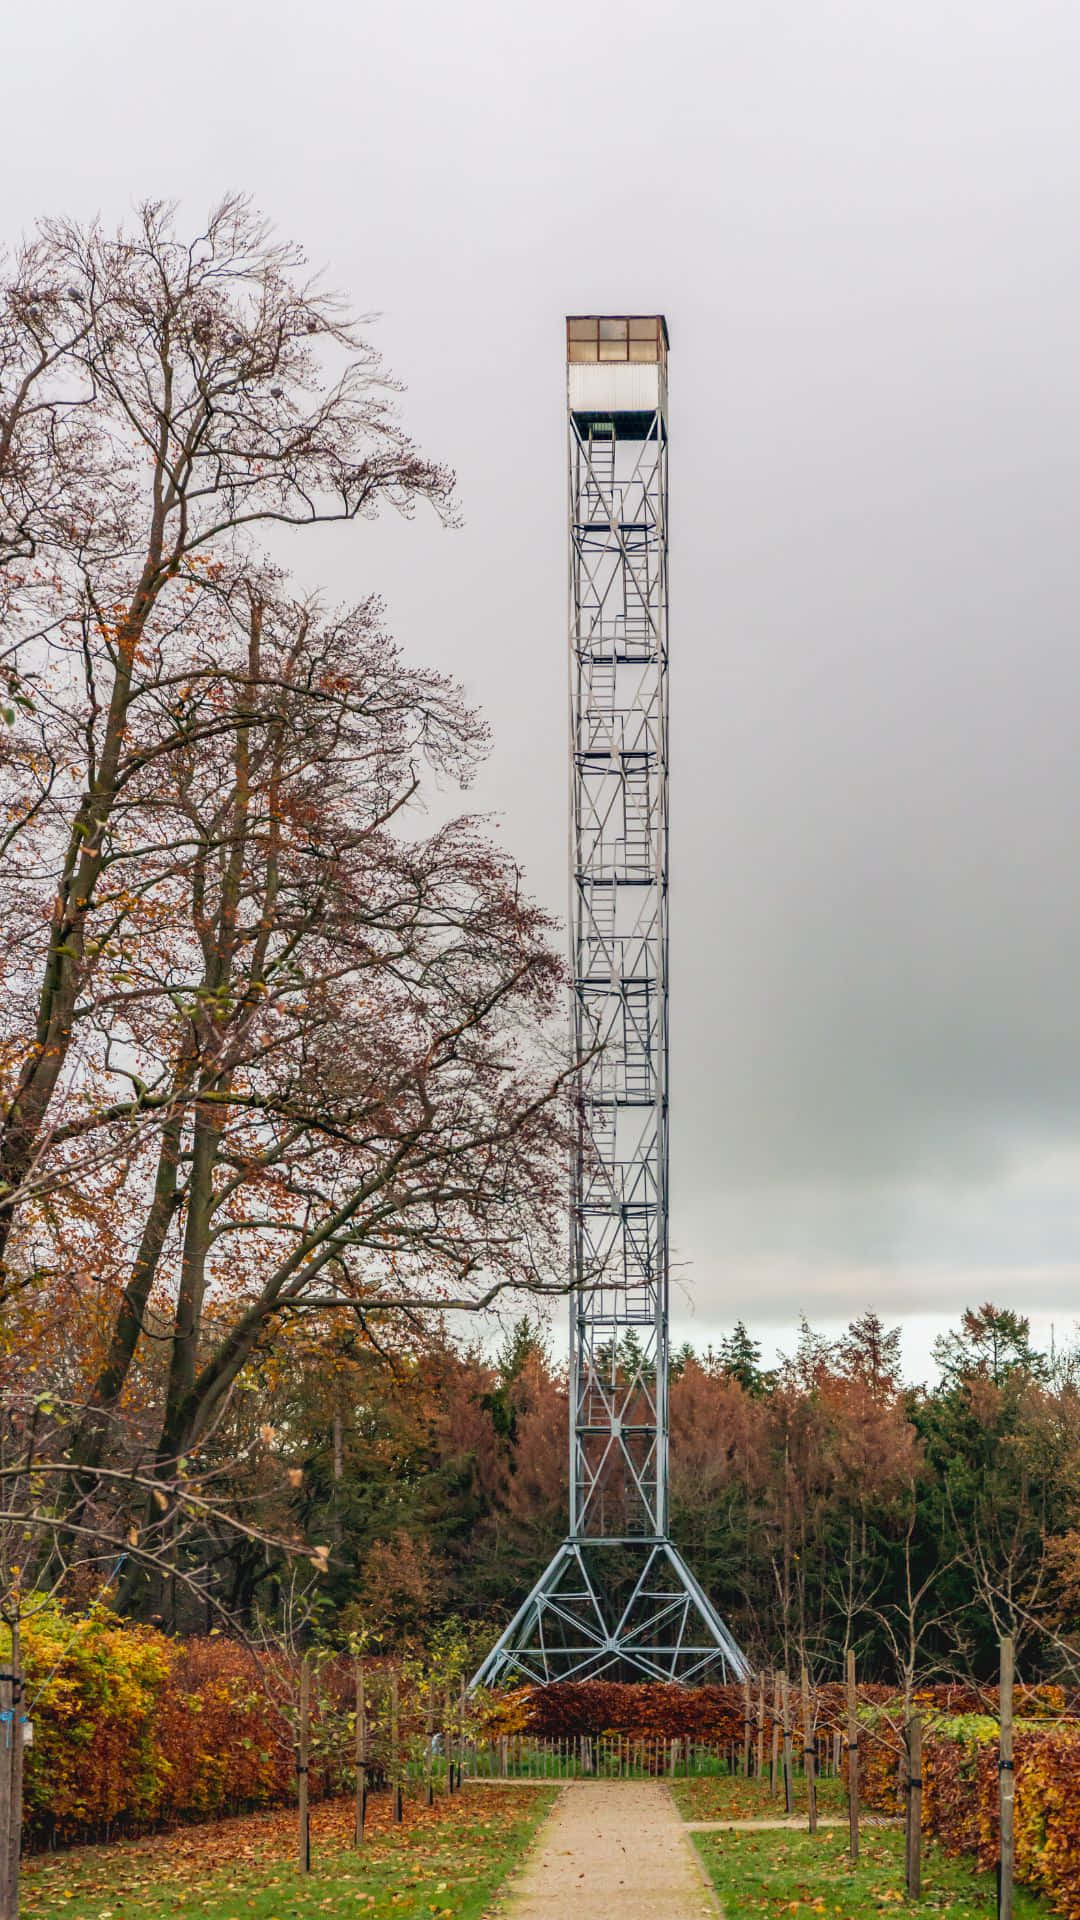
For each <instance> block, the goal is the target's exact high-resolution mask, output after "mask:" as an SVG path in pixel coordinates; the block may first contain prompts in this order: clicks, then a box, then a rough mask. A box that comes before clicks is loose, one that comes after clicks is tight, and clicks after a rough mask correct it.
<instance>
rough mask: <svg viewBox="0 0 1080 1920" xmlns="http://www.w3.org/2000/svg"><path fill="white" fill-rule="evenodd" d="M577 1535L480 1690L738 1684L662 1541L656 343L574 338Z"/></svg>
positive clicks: (487, 1664)
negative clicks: (591, 1683) (601, 1682)
mask: <svg viewBox="0 0 1080 1920" xmlns="http://www.w3.org/2000/svg"><path fill="white" fill-rule="evenodd" d="M566 360H567V429H568V451H569V492H568V508H569V519H568V528H567V532H568V541H569V559H570V583H569V639H570V805H571V819H570V938H571V968H572V975H573V1003H572V1016H573V1038H574V1046H575V1058H577V1059H580V1060H583V1061H584V1062H585V1064H584V1066H583V1067H582V1069H581V1073H580V1076H579V1082H578V1096H579V1138H578V1150H577V1154H576V1157H575V1162H574V1166H573V1169H572V1174H571V1193H570V1208H571V1233H570V1262H571V1278H572V1280H573V1283H574V1285H573V1291H572V1293H571V1296H570V1527H569V1532H568V1535H567V1538H566V1540H565V1541H564V1542H563V1544H562V1546H561V1547H560V1548H559V1550H558V1552H557V1553H556V1555H555V1557H554V1559H553V1560H552V1562H551V1564H550V1566H549V1567H548V1568H547V1570H546V1572H545V1573H544V1574H543V1575H542V1577H541V1578H540V1580H538V1582H537V1584H536V1586H535V1587H534V1588H533V1590H532V1592H531V1593H530V1594H529V1596H528V1598H527V1599H526V1600H525V1601H524V1602H523V1604H522V1606H521V1607H520V1608H519V1609H518V1612H517V1613H516V1614H515V1616H514V1618H513V1620H512V1621H511V1622H510V1625H509V1626H508V1627H507V1629H506V1631H505V1632H504V1634H503V1635H502V1637H501V1639H500V1640H499V1642H498V1644H497V1645H496V1646H495V1647H494V1648H493V1649H492V1651H491V1653H490V1654H489V1655H488V1657H487V1659H486V1660H485V1661H484V1663H483V1665H482V1666H481V1668H480V1670H479V1672H478V1673H477V1675H476V1677H475V1681H474V1684H475V1685H480V1686H491V1685H496V1684H498V1683H499V1682H500V1681H507V1680H515V1679H516V1680H519V1681H529V1682H534V1683H544V1682H547V1681H552V1680H587V1679H597V1678H599V1677H601V1676H602V1677H603V1678H605V1679H608V1680H635V1681H642V1680H668V1681H679V1682H682V1683H683V1684H689V1683H693V1682H702V1681H710V1680H712V1681H716V1680H724V1679H729V1678H730V1679H742V1678H743V1677H744V1675H745V1674H746V1673H747V1672H748V1667H747V1664H746V1661H745V1659H744V1657H743V1655H742V1654H741V1652H740V1651H739V1648H738V1647H737V1646H736V1644H735V1642H734V1640H733V1639H732V1637H731V1635H730V1633H729V1632H728V1630H727V1628H726V1627H725V1626H724V1623H723V1621H722V1620H721V1619H720V1618H719V1617H718V1615H717V1614H716V1612H715V1611H714V1609H713V1607H712V1605H711V1603H710V1601H709V1599H708V1597H707V1595H706V1594H705V1593H704V1591H703V1589H702V1588H701V1587H700V1586H699V1584H698V1582H697V1581H696V1580H695V1578H694V1576H693V1574H692V1573H691V1571H690V1569H689V1568H688V1567H687V1565H686V1564H685V1562H684V1560H683V1559H682V1557H681V1555H680V1554H679V1553H678V1552H677V1550H676V1549H675V1547H674V1546H673V1545H672V1543H671V1540H670V1539H669V1537H668V1112H669V1102H668V444H669V443H668V416H667V373H668V330H667V323H666V321H665V319H664V317H663V315H662V314H648V315H637V314H631V315H610V316H607V315H605V316H598V315H593V314H588V315H573V316H571V317H570V318H569V319H568V320H567V323H566Z"/></svg>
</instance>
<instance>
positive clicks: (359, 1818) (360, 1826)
mask: <svg viewBox="0 0 1080 1920" xmlns="http://www.w3.org/2000/svg"><path fill="white" fill-rule="evenodd" d="M366 1822H367V1701H366V1700H365V1698H364V1663H363V1661H362V1660H361V1659H360V1657H359V1655H358V1656H357V1659H356V1818H355V1822H354V1827H353V1838H354V1840H355V1844H356V1845H357V1846H358V1847H360V1846H363V1843H364V1827H365V1824H366Z"/></svg>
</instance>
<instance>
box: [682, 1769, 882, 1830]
mask: <svg viewBox="0 0 1080 1920" xmlns="http://www.w3.org/2000/svg"><path fill="white" fill-rule="evenodd" d="M670 1784H671V1790H672V1792H673V1793H674V1795H675V1800H676V1804H677V1806H678V1809H679V1812H680V1813H681V1814H682V1817H683V1819H684V1820H783V1819H784V1818H785V1813H784V1788H783V1783H782V1782H781V1786H780V1791H779V1793H778V1794H777V1796H776V1798H775V1800H774V1799H773V1798H772V1795H771V1794H770V1792H769V1777H768V1774H766V1775H765V1776H764V1778H763V1779H761V1780H755V1779H750V1780H744V1779H743V1778H742V1777H741V1776H740V1775H738V1774H727V1773H722V1774H706V1775H704V1776H703V1777H702V1778H701V1779H693V1778H692V1779H690V1780H672V1781H671V1783H670ZM792 1788H793V1800H794V1811H795V1813H797V1814H803V1815H805V1813H806V1782H805V1780H804V1779H803V1777H802V1775H801V1774H799V1773H797V1774H796V1775H795V1777H794V1779H793V1781H792ZM818 1813H819V1814H821V1815H823V1816H825V1815H827V1816H828V1817H829V1818H830V1819H833V1818H838V1817H840V1816H843V1817H844V1818H846V1817H847V1783H846V1781H844V1780H841V1779H834V1778H833V1777H832V1776H830V1777H829V1778H827V1779H824V1780H819V1781H818Z"/></svg>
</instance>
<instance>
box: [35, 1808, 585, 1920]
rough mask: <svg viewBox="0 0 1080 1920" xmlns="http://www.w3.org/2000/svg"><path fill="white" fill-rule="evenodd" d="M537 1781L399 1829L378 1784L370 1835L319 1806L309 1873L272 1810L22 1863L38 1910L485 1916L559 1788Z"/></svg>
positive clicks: (249, 1919) (71, 1916)
mask: <svg viewBox="0 0 1080 1920" xmlns="http://www.w3.org/2000/svg"><path fill="white" fill-rule="evenodd" d="M555 1791H556V1790H555V1789H554V1788H552V1789H551V1791H550V1792H548V1791H545V1789H544V1788H542V1787H524V1788H522V1789H521V1790H520V1791H515V1790H514V1789H513V1788H512V1787H506V1788H500V1789H499V1790H498V1791H497V1792H495V1791H488V1790H485V1789H484V1788H473V1789H471V1790H470V1789H469V1788H466V1790H465V1791H464V1793H462V1794H460V1795H457V1796H455V1798H454V1799H453V1800H450V1801H445V1800H444V1801H441V1802H438V1803H437V1804H436V1806H435V1808H434V1810H433V1811H432V1812H431V1813H429V1812H428V1811H427V1810H426V1809H424V1808H419V1807H410V1808H408V1809H407V1816H408V1817H407V1822H406V1824H405V1825H404V1826H402V1827H393V1826H391V1825H390V1824H389V1821H388V1819H387V1817H386V1816H387V1808H386V1806H385V1804H384V1802H385V1796H380V1797H379V1799H377V1800H375V1801H374V1802H373V1804H372V1819H371V1824H370V1837H369V1838H368V1839H367V1840H365V1843H364V1846H363V1848H362V1849H360V1850H356V1849H354V1848H353V1847H352V1846H351V1845H350V1844H349V1839H350V1821H351V1808H350V1807H349V1806H348V1805H347V1804H346V1803H343V1802H338V1803H335V1804H334V1805H331V1806H329V1807H318V1808H316V1809H315V1810H314V1813H313V1822H312V1824H313V1836H312V1868H313V1870H312V1872H311V1873H310V1874H305V1875H302V1874H299V1873H298V1872H297V1871H296V1868H295V1866H294V1865H293V1864H292V1858H291V1850H292V1835H293V1822H294V1816H292V1815H290V1814H284V1815H283V1814H269V1815H260V1816H257V1817H252V1818H250V1819H246V1820H228V1821H221V1822H218V1823H216V1824H215V1825H213V1826H206V1827H187V1828H184V1829H181V1830H180V1831H179V1832H174V1833H170V1834H162V1835H158V1836H156V1837H153V1838H149V1839H145V1840H139V1841H132V1842H127V1843H125V1844H120V1845H117V1846H111V1847H77V1848H73V1849H72V1850H71V1852H70V1853H66V1854H50V1855H45V1856H40V1857H38V1858H36V1859H35V1858H31V1859H30V1860H28V1861H27V1862H26V1871H25V1877H24V1881H23V1890H24V1899H23V1912H24V1913H25V1914H27V1915H31V1916H33V1920H59V1916H60V1915H63V1916H64V1920H180V1917H181V1916H186V1915H192V1916H198V1920H344V1916H346V1915H347V1916H348V1920H431V1916H432V1915H433V1914H434V1915H439V1916H450V1915H453V1920H480V1915H481V1914H483V1913H485V1912H486V1911H487V1909H488V1906H489V1904H490V1902H491V1900H492V1898H493V1896H494V1895H495V1894H496V1893H497V1891H498V1889H499V1887H500V1886H501V1885H502V1883H503V1881H504V1880H505V1879H506V1877H507V1875H508V1874H509V1873H510V1872H511V1871H512V1869H513V1868H514V1866H515V1865H516V1864H517V1862H518V1860H519V1859H520V1857H521V1855H522V1854H523V1853H524V1851H525V1848H526V1847H527V1846H528V1843H529V1841H530V1840H531V1838H532V1835H533V1833H534V1832H535V1830H536V1828H537V1826H538V1825H539V1823H540V1821H541V1820H542V1819H543V1817H544V1815H545V1814H546V1813H547V1811H548V1809H549V1808H550V1806H551V1802H552V1799H553V1798H554V1794H555Z"/></svg>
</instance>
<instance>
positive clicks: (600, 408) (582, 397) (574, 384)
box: [567, 360, 660, 413]
mask: <svg viewBox="0 0 1080 1920" xmlns="http://www.w3.org/2000/svg"><path fill="white" fill-rule="evenodd" d="M567 373H568V375H569V379H570V411H571V413H655V412H656V409H657V406H658V404H659V398H660V369H659V367H658V366H657V365H656V363H655V361H653V362H648V361H646V362H633V361H631V362H627V361H625V360H623V361H618V360H616V361H614V362H606V363H604V362H602V363H601V364H600V365H596V364H592V365H590V364H588V363H586V364H584V365H582V364H580V363H576V362H573V361H572V362H571V364H570V366H569V367H568V368H567Z"/></svg>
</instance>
